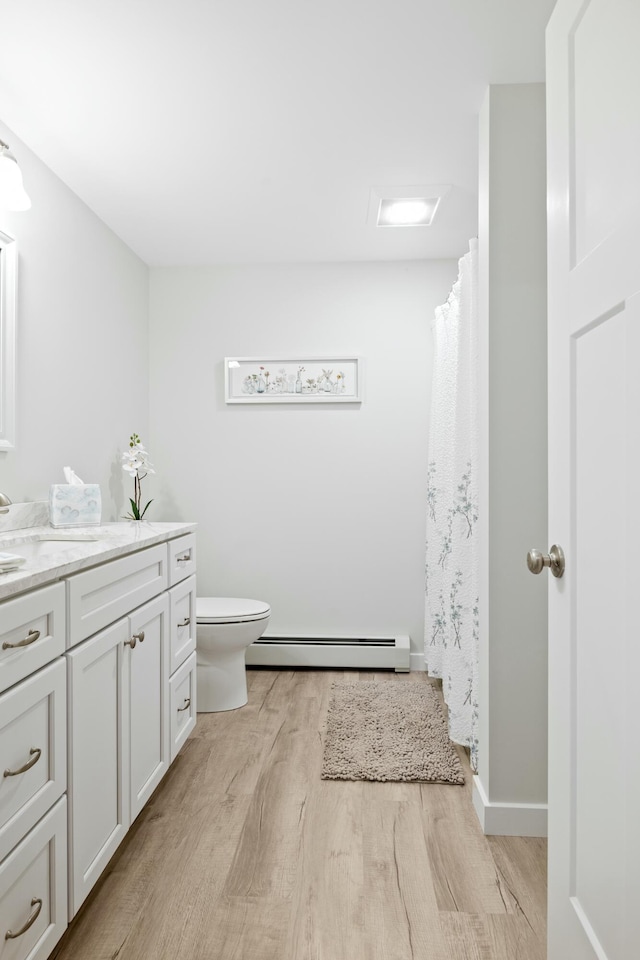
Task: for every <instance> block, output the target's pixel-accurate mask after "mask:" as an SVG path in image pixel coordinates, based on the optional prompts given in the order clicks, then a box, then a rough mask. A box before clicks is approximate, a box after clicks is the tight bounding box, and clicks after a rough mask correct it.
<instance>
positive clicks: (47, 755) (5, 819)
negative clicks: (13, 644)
mask: <svg viewBox="0 0 640 960" xmlns="http://www.w3.org/2000/svg"><path fill="white" fill-rule="evenodd" d="M0 770H2V771H3V774H2V773H0V860H2V858H3V857H5V856H6V855H7V853H8V852H9V851H10V850H11V849H12V848H13V847H15V845H16V844H17V843H18V842H19V841H20V840H22V838H23V837H24V835H25V834H26V833H27V832H28V831H29V830H30V829H31V827H33V826H34V824H36V823H37V822H38V820H39V819H40V817H42V816H43V815H44V814H45V813H46V812H47V810H48V809H49V807H50V806H52V804H53V803H54V802H55V801H56V800H57V799H58V798H59V797H61V796H62V794H63V793H64V791H65V790H66V789H67V744H66V670H65V663H64V659H63V658H60V659H58V660H56V662H55V663H52V664H51V665H50V666H48V667H45V668H44V670H41V671H40V672H39V673H36V674H34V675H33V676H32V677H28V678H27V679H26V680H23V681H22V683H20V684H18V685H17V686H15V687H12V688H11V690H8V691H7V692H6V693H4V694H2V696H1V697H0ZM1 935H2V931H1V930H0V936H1Z"/></svg>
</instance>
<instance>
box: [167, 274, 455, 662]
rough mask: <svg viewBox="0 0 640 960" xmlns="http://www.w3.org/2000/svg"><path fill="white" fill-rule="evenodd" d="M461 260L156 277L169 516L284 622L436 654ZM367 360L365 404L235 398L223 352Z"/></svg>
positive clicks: (236, 586) (207, 586)
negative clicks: (432, 410) (432, 535)
mask: <svg viewBox="0 0 640 960" xmlns="http://www.w3.org/2000/svg"><path fill="white" fill-rule="evenodd" d="M456 274H457V265H456V264H455V263H454V262H453V261H431V262H426V261H425V262H410V263H376V264H372V263H360V264H335V265H333V264H320V265H283V266H238V267H231V266H230V267H211V268H201V269H197V268H196V269H182V268H179V269H178V268H176V269H164V268H154V269H152V270H151V283H150V292H151V299H150V315H151V374H150V376H151V444H150V449H151V453H152V455H153V459H154V461H155V463H156V466H157V468H158V477H157V478H156V480H155V483H154V492H156V493H157V494H158V495H159V502H158V503H157V504H154V508H153V509H154V515H155V516H161V517H162V518H167V519H169V518H171V519H190V520H196V521H198V523H199V524H200V526H199V531H198V591H199V593H200V594H201V595H206V594H211V595H218V596H225V595H227V596H249V597H251V596H253V597H257V598H260V599H265V600H267V601H268V602H270V603H271V605H272V609H273V616H272V622H271V625H270V631H271V632H287V633H303V634H313V633H318V634H320V635H332V634H333V635H339V634H341V633H345V634H351V635H353V634H356V635H357V634H360V635H372V634H373V635H375V634H378V635H380V634H383V635H390V634H394V633H408V634H409V635H410V636H411V638H412V647H413V649H414V650H415V651H417V650H419V649H422V642H423V629H424V626H423V624H424V613H423V604H424V596H423V579H424V534H425V515H426V514H425V509H426V508H425V502H426V472H427V422H428V405H429V397H430V385H431V360H432V354H431V329H430V324H431V318H432V316H433V311H434V308H435V306H436V305H437V304H438V303H440V302H442V301H443V300H444V299H446V297H447V295H448V292H449V290H450V288H451V284H452V283H453V281H454V280H455V277H456ZM341 353H345V354H354V353H355V354H358V355H360V356H362V357H363V358H364V378H365V379H364V401H363V403H362V404H361V405H350V404H349V405H347V404H344V405H343V404H335V405H323V404H310V405H307V406H297V405H285V404H282V405H278V404H274V405H271V406H268V407H267V406H265V407H258V406H256V405H246V406H242V405H238V406H233V405H231V406H229V405H226V404H225V403H224V396H223V377H224V368H223V358H224V357H225V356H259V355H261V354H262V355H270V356H277V355H281V356H284V357H287V356H292V357H296V356H301V357H304V356H310V357H312V356H322V355H334V356H335V355H340V354H341Z"/></svg>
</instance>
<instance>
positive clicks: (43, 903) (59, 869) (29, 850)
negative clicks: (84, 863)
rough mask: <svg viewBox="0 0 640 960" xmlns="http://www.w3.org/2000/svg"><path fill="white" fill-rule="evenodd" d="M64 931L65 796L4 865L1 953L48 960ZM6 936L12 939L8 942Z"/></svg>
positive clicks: (0, 869)
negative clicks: (9, 934) (46, 959)
mask: <svg viewBox="0 0 640 960" xmlns="http://www.w3.org/2000/svg"><path fill="white" fill-rule="evenodd" d="M30 920H31V921H32V922H31V923H29V921H30ZM25 927H26V929H25ZM66 927H67V805H66V798H65V797H61V798H60V800H58V802H57V803H56V805H55V807H53V809H52V810H50V811H49V813H48V814H47V815H46V816H45V817H43V819H42V820H40V822H39V823H38V824H37V826H35V827H34V828H33V830H32V831H31V833H29V834H27V836H26V837H25V839H24V840H23V841H22V843H21V844H19V846H17V847H16V848H15V850H14V851H13V853H11V854H10V855H9V856H8V857H7V859H6V860H5V861H4V863H3V864H2V865H1V866H0V943H1V944H2V953H1V955H2V957H3V958H4V957H6V958H7V960H9V958H10V960H45V958H46V957H48V956H49V954H50V953H51V951H52V950H53V948H54V946H55V945H56V943H57V942H58V940H59V939H60V937H61V936H62V934H63V933H64V931H65V930H66ZM8 932H11V933H12V934H13V935H14V936H13V937H10V938H9V939H7V933H8ZM15 934H19V935H18V936H15Z"/></svg>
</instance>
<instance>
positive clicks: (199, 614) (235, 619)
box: [196, 597, 271, 623]
mask: <svg viewBox="0 0 640 960" xmlns="http://www.w3.org/2000/svg"><path fill="white" fill-rule="evenodd" d="M270 613H271V607H270V606H269V604H268V603H264V601H263V600H245V599H240V598H238V597H196V620H197V621H198V623H247V622H248V621H250V620H264V619H265V617H268V616H269V615H270Z"/></svg>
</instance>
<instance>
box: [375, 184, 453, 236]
mask: <svg viewBox="0 0 640 960" xmlns="http://www.w3.org/2000/svg"><path fill="white" fill-rule="evenodd" d="M450 190H451V184H449V183H405V184H404V185H402V186H398V185H397V184H388V185H387V186H376V187H371V189H370V191H369V209H368V212H367V223H368V224H369V227H370V228H371V229H373V230H377V229H378V227H428V226H431V224H432V223H433V222H434V218H435V215H436V212H437V213H438V216H439V215H440V201H441V200H444V199H445V198H446V196H447V195H448V194H449V192H450Z"/></svg>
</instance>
